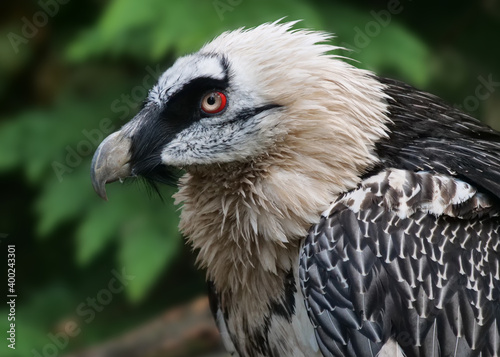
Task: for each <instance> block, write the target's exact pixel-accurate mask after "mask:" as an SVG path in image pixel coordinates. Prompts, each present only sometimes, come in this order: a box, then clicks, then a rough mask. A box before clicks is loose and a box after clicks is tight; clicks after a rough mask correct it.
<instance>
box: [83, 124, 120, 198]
mask: <svg viewBox="0 0 500 357" xmlns="http://www.w3.org/2000/svg"><path fill="white" fill-rule="evenodd" d="M129 149H130V139H127V138H123V137H121V136H120V132H115V133H113V134H111V135H110V136H108V137H107V138H106V139H104V141H103V142H102V143H101V145H99V147H98V148H97V150H96V152H95V154H94V157H93V159H92V164H91V171H90V176H91V179H92V186H93V187H94V191H95V192H96V193H97V195H99V197H101V198H102V199H103V200H104V201H108V196H107V194H106V184H107V183H111V182H113V181H116V180H121V179H123V178H125V177H128V176H130V165H129V164H128V161H129V154H128V153H129Z"/></svg>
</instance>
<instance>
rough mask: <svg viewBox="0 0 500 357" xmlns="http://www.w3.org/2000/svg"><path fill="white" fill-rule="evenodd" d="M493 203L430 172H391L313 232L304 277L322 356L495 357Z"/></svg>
mask: <svg viewBox="0 0 500 357" xmlns="http://www.w3.org/2000/svg"><path fill="white" fill-rule="evenodd" d="M499 219H500V218H499V217H498V210H497V209H496V207H495V206H494V205H493V203H492V202H491V200H490V199H489V198H488V196H487V195H485V194H482V193H480V192H477V190H476V189H475V188H474V187H473V186H471V185H469V184H467V183H465V182H463V181H460V180H458V179H455V178H452V177H449V176H445V175H440V174H434V173H430V172H417V173H415V172H411V171H405V170H387V171H384V172H382V173H380V174H378V175H375V176H373V177H370V178H368V179H366V180H365V181H363V183H362V184H361V185H360V186H359V187H358V188H357V189H355V190H353V191H350V192H348V193H346V194H345V195H343V196H342V197H340V198H339V199H338V200H337V201H336V202H335V203H334V204H332V206H331V207H330V208H329V209H328V210H327V211H326V212H325V213H324V214H323V216H322V219H321V221H320V223H319V224H317V225H315V226H314V227H313V228H312V229H311V230H310V233H309V236H308V237H307V239H306V242H305V244H304V247H303V251H302V254H301V258H300V278H301V283H302V289H303V293H304V296H305V301H306V306H307V309H308V311H309V316H310V318H311V320H312V321H313V324H314V326H315V329H316V334H317V338H318V339H319V340H320V341H321V343H320V347H321V350H322V353H323V354H324V355H325V356H369V355H376V354H377V353H378V352H379V351H380V350H381V349H382V346H383V345H384V343H386V341H388V340H389V339H390V338H394V339H395V340H396V341H397V343H398V344H399V346H400V347H401V349H402V350H403V351H404V353H405V355H406V356H472V355H479V354H481V355H482V356H483V357H486V356H498V355H499V350H500V347H499V341H500V336H499V332H498V325H499V322H500V310H499V309H500V305H499V301H498V300H499V295H500V275H499V272H500V267H499V264H500V255H499V251H500V236H499V233H498V229H499V223H500V222H499Z"/></svg>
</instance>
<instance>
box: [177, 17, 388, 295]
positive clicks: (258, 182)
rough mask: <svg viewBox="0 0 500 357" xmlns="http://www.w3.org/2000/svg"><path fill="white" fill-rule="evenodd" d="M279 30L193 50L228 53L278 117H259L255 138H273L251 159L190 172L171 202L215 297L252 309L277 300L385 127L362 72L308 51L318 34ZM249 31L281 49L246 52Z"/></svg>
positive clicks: (381, 100)
mask: <svg viewBox="0 0 500 357" xmlns="http://www.w3.org/2000/svg"><path fill="white" fill-rule="evenodd" d="M288 27H289V26H288V25H287V26H282V27H278V28H276V27H273V29H272V31H269V29H267V28H266V27H265V26H260V27H259V28H257V29H254V30H249V31H247V32H245V31H239V32H238V31H236V32H232V33H227V34H225V35H222V36H220V37H219V38H217V39H216V40H214V41H213V42H212V43H209V44H208V45H206V46H205V48H204V49H202V52H203V51H205V52H213V53H219V52H221V51H223V49H225V48H231V50H230V52H228V51H226V54H225V55H227V58H228V59H229V61H230V62H229V66H230V68H231V71H232V73H233V74H232V77H233V78H234V79H235V80H238V81H239V82H245V81H246V83H247V85H248V86H249V87H250V88H260V89H261V90H262V93H263V95H264V96H265V98H266V101H267V102H269V103H274V104H278V105H280V110H278V111H276V112H273V113H272V114H270V115H269V116H267V117H266V118H265V119H263V120H262V123H263V124H262V125H266V130H263V132H265V133H269V130H273V132H274V133H275V134H273V141H272V142H270V143H269V145H267V147H265V148H263V149H262V153H261V154H260V155H256V156H254V157H249V158H248V159H247V160H245V161H241V162H234V163H230V164H220V165H207V166H189V167H187V168H186V171H187V173H186V175H185V176H184V177H183V178H182V179H181V181H180V190H179V192H178V193H177V194H176V196H175V198H176V201H177V203H179V204H182V205H183V208H182V213H181V222H180V229H181V230H182V231H183V233H184V234H185V235H186V236H187V237H188V240H189V242H190V243H191V244H192V246H193V248H194V249H195V250H197V251H198V263H199V265H200V266H201V267H203V268H205V269H206V270H207V277H208V279H210V280H212V281H213V282H214V284H215V286H216V289H217V291H218V293H219V294H221V295H224V294H229V295H231V296H233V297H234V296H236V297H237V298H244V296H245V295H250V296H252V297H254V298H253V301H256V303H257V302H258V300H259V299H258V298H257V299H256V298H255V297H256V296H257V297H261V298H262V300H263V301H264V302H263V303H267V301H269V299H270V298H271V299H273V298H279V297H280V294H281V293H282V291H283V281H284V277H285V275H286V274H287V272H289V271H290V270H291V269H293V271H294V272H295V270H296V266H297V260H298V254H299V248H300V244H301V241H302V239H303V238H304V237H305V235H306V232H307V230H308V229H309V227H310V226H311V224H313V223H316V222H317V221H318V220H319V217H320V214H321V212H322V211H323V210H325V209H326V208H327V207H328V205H329V203H330V202H331V201H333V200H334V199H335V198H336V197H337V196H338V194H340V193H342V192H345V191H347V190H350V189H353V188H355V187H356V186H357V185H358V184H359V182H360V176H361V175H362V174H363V173H364V172H366V170H367V169H369V168H370V167H372V166H373V165H374V164H376V163H377V159H376V157H375V156H374V154H373V149H374V144H375V142H376V141H378V140H379V139H381V138H382V137H386V135H387V134H386V132H387V128H386V123H388V122H389V119H388V117H387V102H386V96H385V94H384V91H383V90H384V86H383V85H382V84H381V83H380V82H379V81H378V80H377V79H376V78H375V77H374V76H373V75H372V74H371V73H370V72H367V71H363V70H360V69H357V68H355V67H353V66H351V65H349V64H347V63H345V62H343V61H341V60H339V59H338V58H336V57H335V56H332V55H327V54H325V53H326V52H328V51H332V50H334V49H335V48H334V47H332V46H327V45H318V44H317V43H318V42H321V41H324V40H325V39H326V38H327V36H325V35H323V34H321V33H310V32H307V31H295V32H293V33H292V32H287V28H288ZM252 31H253V32H255V31H262V33H263V35H264V34H265V36H267V37H269V36H277V37H278V38H279V41H281V42H282V43H283V46H282V47H280V49H276V48H275V47H272V48H270V47H269V46H270V45H269V43H279V42H277V40H276V41H267V42H266V41H264V40H265V39H264V40H262V43H261V46H260V47H259V46H257V47H255V46H254V47H255V48H258V51H255V52H251V51H249V50H248V46H249V44H250V43H251V44H254V45H255V41H256V40H255V38H260V37H259V36H257V35H258V34H255V33H253V32H252ZM270 32H271V33H272V35H269V34H268V33H270ZM233 37H234V39H233ZM236 40H237V41H236ZM252 41H253V42H252ZM227 43H231V46H228V45H227ZM254 47H252V48H254ZM294 49H296V50H294ZM280 51H281V52H280ZM249 52H251V55H248V53H249ZM280 58H287V59H288V60H287V61H282V60H281V61H280ZM231 60H233V62H231ZM268 63H280V65H279V66H278V67H271V66H269V65H268ZM238 66H242V68H244V69H245V71H242V70H239V67H238ZM241 73H245V77H244V78H243V77H241V75H240V74H241ZM247 73H253V74H254V75H253V76H251V77H249V76H248V75H246V74H247ZM240 78H241V80H240ZM239 82H238V83H239Z"/></svg>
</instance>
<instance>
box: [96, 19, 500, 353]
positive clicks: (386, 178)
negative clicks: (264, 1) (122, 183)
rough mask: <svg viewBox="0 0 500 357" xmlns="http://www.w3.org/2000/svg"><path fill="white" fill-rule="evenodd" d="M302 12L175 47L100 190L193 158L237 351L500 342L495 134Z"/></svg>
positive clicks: (162, 174) (198, 220) (188, 171)
mask: <svg viewBox="0 0 500 357" xmlns="http://www.w3.org/2000/svg"><path fill="white" fill-rule="evenodd" d="M293 24H294V23H278V22H274V23H268V24H264V25H261V26H258V27H256V28H252V29H239V30H236V31H232V32H226V33H223V34H222V35H220V36H219V37H217V38H215V39H214V40H213V41H212V42H210V43H208V44H206V45H204V46H203V47H202V48H201V50H199V51H198V52H196V53H193V54H190V55H186V56H184V57H181V58H179V59H178V60H177V61H176V62H175V63H174V65H173V66H172V67H171V68H170V69H168V70H167V71H166V72H164V73H163V74H162V76H161V77H160V78H159V80H158V83H157V84H156V85H155V86H154V87H153V88H152V89H151V90H150V92H149V94H148V97H147V99H146V101H145V104H144V106H143V108H142V109H141V110H140V112H139V113H138V114H137V115H136V116H135V117H134V118H133V119H132V120H131V121H130V122H128V123H127V124H126V125H124V126H123V127H122V128H121V130H119V131H117V132H115V133H113V134H111V135H110V136H108V137H107V138H106V139H105V140H104V141H103V142H102V143H101V145H100V146H99V148H98V149H97V151H96V153H95V156H94V158H93V162H92V170H91V172H92V181H93V185H94V188H95V190H96V192H97V193H98V194H99V195H100V196H101V197H103V198H106V192H105V184H106V183H108V182H112V181H116V180H122V179H125V178H127V177H137V176H141V177H143V178H146V179H147V180H151V181H154V182H158V181H159V182H168V181H170V180H171V179H172V172H173V171H172V169H173V168H174V169H177V170H182V172H183V173H182V177H180V178H179V180H178V186H179V191H178V193H176V194H175V196H174V197H175V199H176V202H177V203H178V204H180V205H182V213H181V217H180V230H181V231H182V232H183V234H184V235H185V236H186V237H187V239H188V241H189V243H190V244H191V245H192V247H193V249H194V250H195V251H196V252H197V257H198V258H197V261H198V263H199V266H200V267H201V268H203V269H205V270H206V274H207V280H208V285H209V296H210V302H211V308H212V310H213V313H214V316H215V319H216V322H217V325H218V327H219V329H220V332H221V336H222V339H223V342H224V345H225V347H226V349H227V350H228V352H230V354H231V355H232V356H239V357H320V356H324V357H332V356H335V357H337V356H409V357H411V356H443V357H444V356H482V357H487V356H500V332H499V331H500V303H499V296H500V255H499V251H500V232H499V229H500V218H499V208H500V134H499V133H497V132H496V131H494V130H492V129H491V128H489V127H487V126H485V125H483V124H481V123H480V122H479V121H478V120H476V119H474V118H472V117H470V116H468V115H466V114H464V113H462V112H460V111H459V110H457V109H455V108H454V107H451V106H449V105H447V104H444V103H443V102H442V101H441V100H440V99H439V98H437V97H435V96H433V95H431V94H428V93H424V92H422V91H419V90H418V89H415V88H413V87H411V86H409V85H407V84H404V83H401V82H398V81H395V80H392V79H387V78H381V77H378V76H376V75H375V74H374V73H372V72H369V71H366V70H361V69H358V68H355V67H354V66H352V65H350V64H348V63H346V62H345V61H344V60H343V59H342V58H340V56H338V55H335V54H334V53H335V50H338V49H339V48H338V47H334V46H331V45H329V44H327V41H328V40H329V39H330V36H329V35H328V34H325V33H322V32H315V31H308V30H301V29H299V30H297V29H295V30H294V29H292V26H293Z"/></svg>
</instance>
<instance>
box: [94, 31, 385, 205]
mask: <svg viewBox="0 0 500 357" xmlns="http://www.w3.org/2000/svg"><path fill="white" fill-rule="evenodd" d="M293 25H294V23H285V24H278V23H269V24H264V25H261V26H258V27H256V28H253V29H247V30H245V29H239V30H236V31H232V32H226V33H224V34H222V35H220V36H219V37H217V38H216V39H214V40H213V41H212V42H210V43H208V44H206V45H205V46H203V47H202V48H201V50H200V51H198V52H196V53H194V54H190V55H187V56H184V57H181V58H179V59H178V60H177V61H176V62H175V63H174V64H173V66H172V67H171V68H169V69H168V70H167V71H165V72H164V73H163V74H162V75H161V77H160V78H159V80H158V83H157V84H156V85H155V86H154V87H153V88H152V89H151V90H150V92H149V94H148V97H147V99H146V101H145V104H144V106H143V108H142V109H141V110H140V112H139V113H138V114H137V115H136V116H135V117H134V118H133V119H132V120H131V121H130V122H129V123H127V124H126V125H124V126H123V127H122V128H121V130H119V131H117V132H115V133H113V134H111V135H110V136H108V137H107V138H106V139H105V140H104V141H103V142H102V143H101V145H100V146H99V148H98V149H97V151H96V153H95V155H94V158H93V162H92V181H93V185H94V188H95V190H96V192H97V193H98V194H99V195H100V196H101V197H103V198H106V192H105V184H106V183H108V182H112V181H116V180H118V179H123V178H126V177H129V176H142V177H146V178H149V179H152V180H158V181H167V180H168V179H169V178H170V177H171V175H170V174H169V172H170V170H169V168H172V167H175V168H181V169H185V170H187V171H189V170H190V169H191V168H194V167H220V166H221V165H223V164H228V163H249V162H252V161H255V160H256V159H258V158H260V157H263V156H265V155H269V154H270V153H272V152H275V151H279V150H280V147H284V146H285V145H284V144H282V143H285V142H287V141H288V142H290V140H292V141H293V140H295V141H296V142H298V141H302V142H303V143H304V142H306V141H310V142H311V143H312V142H314V141H316V140H319V141H321V139H324V138H326V137H328V138H329V140H330V139H331V138H332V137H337V138H341V139H339V140H338V145H339V147H340V152H339V153H338V154H342V150H343V149H342V146H345V145H344V144H343V143H344V141H346V140H347V137H350V138H352V137H353V136H354V137H356V136H359V135H361V136H365V137H366V136H367V138H366V140H365V141H367V140H368V141H370V140H371V141H373V140H372V139H373V138H370V135H372V134H373V133H374V132H377V130H378V129H379V126H380V125H378V126H377V125H375V126H373V130H372V129H370V130H367V131H366V132H364V133H363V130H362V129H363V128H361V127H360V126H359V125H356V123H354V126H352V128H351V129H348V128H347V127H348V126H349V125H347V124H349V121H350V119H352V118H353V117H356V118H358V117H361V116H364V117H365V118H364V120H365V122H366V124H367V125H368V126H370V118H373V117H375V116H377V115H379V114H380V113H379V112H377V113H372V112H370V111H373V108H375V109H376V110H380V112H382V111H383V109H384V108H383V105H382V104H381V103H380V98H379V97H377V95H376V93H375V92H377V90H378V89H379V87H380V85H378V84H375V85H374V84H373V83H368V84H367V83H366V82H369V80H368V77H369V74H368V73H365V72H364V71H361V70H358V69H355V68H354V67H352V66H350V65H348V64H346V63H345V62H343V61H340V60H338V59H336V58H335V56H333V55H329V54H327V52H330V51H332V50H335V49H336V48H335V47H334V46H331V45H326V44H324V43H325V41H327V40H328V38H329V36H328V35H327V34H325V33H321V32H313V31H306V30H291V27H292V26H293ZM353 70H355V71H353ZM351 72H352V73H353V74H351ZM347 97H349V99H350V100H351V101H358V104H356V105H354V106H350V105H349V103H347V101H346V98H347ZM367 101H371V102H374V103H375V104H373V103H370V104H371V105H366V104H367ZM325 117H336V118H337V119H338V120H339V121H343V123H342V124H339V125H337V124H338V123H336V122H335V120H334V121H331V120H330V122H329V124H325V125H324V126H323V128H321V124H320V123H321V121H324V120H323V118H325ZM379 121H380V120H378V121H377V123H378V122H379ZM318 123H319V125H318ZM346 123H347V124H346ZM351 124H352V123H351ZM356 127H360V128H358V129H360V130H357V131H356V130H355V128H356ZM346 128H347V129H346ZM325 130H326V131H328V134H325ZM332 130H333V131H332ZM333 134H335V135H333ZM379 134H380V133H378V134H377V135H379ZM332 135H333V136H332ZM377 135H372V136H377ZM342 138H344V139H345V140H344V139H342ZM347 141H348V140H347ZM287 145H288V150H289V151H290V154H291V155H293V154H294V153H293V145H291V144H290V143H288V144H287ZM365 149H366V148H365ZM365 151H366V150H365ZM347 154H348V153H346V155H347ZM358 154H359V155H360V157H361V155H363V154H364V152H363V153H358Z"/></svg>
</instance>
